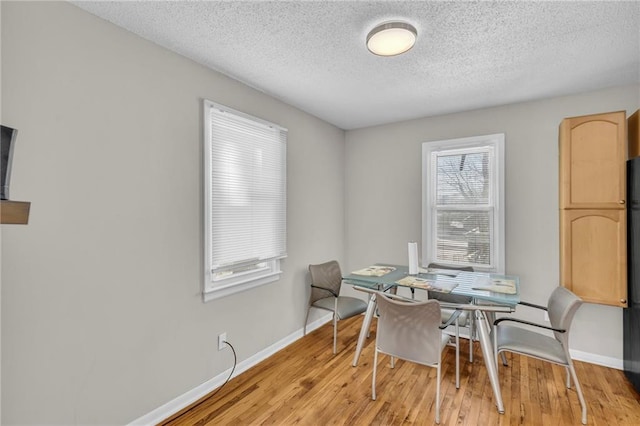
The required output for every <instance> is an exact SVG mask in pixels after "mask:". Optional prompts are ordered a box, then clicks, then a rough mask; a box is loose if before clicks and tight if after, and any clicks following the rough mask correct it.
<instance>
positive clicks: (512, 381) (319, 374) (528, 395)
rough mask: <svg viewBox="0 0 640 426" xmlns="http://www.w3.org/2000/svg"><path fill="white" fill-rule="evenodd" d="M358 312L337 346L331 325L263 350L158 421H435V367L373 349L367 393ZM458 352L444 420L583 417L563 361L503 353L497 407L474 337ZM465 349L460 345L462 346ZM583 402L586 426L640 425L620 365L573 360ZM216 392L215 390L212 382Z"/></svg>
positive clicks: (559, 421)
mask: <svg viewBox="0 0 640 426" xmlns="http://www.w3.org/2000/svg"><path fill="white" fill-rule="evenodd" d="M361 321H362V319H361V317H354V318H350V319H348V320H344V321H341V322H340V323H339V333H338V351H339V352H338V354H336V355H333V353H332V350H331V341H332V338H333V337H332V333H333V330H332V327H331V324H327V325H325V326H323V327H321V328H319V329H317V330H314V331H313V332H312V333H309V334H308V335H307V336H305V337H303V338H302V339H300V340H298V341H296V342H294V343H292V344H291V345H290V346H288V347H287V348H285V349H283V350H281V351H279V352H278V353H276V354H274V355H272V356H271V357H270V358H269V359H266V360H264V361H263V362H261V363H260V364H258V365H256V366H254V367H252V368H251V369H249V370H247V371H245V372H244V373H242V374H241V375H240V376H238V377H234V378H233V379H232V380H230V381H229V383H227V384H226V385H225V386H223V387H222V388H220V389H219V390H218V391H217V393H215V394H214V393H212V394H210V395H209V396H208V397H205V398H203V399H202V400H200V401H199V402H198V403H196V404H194V405H193V406H191V407H189V408H187V409H185V410H183V411H182V412H181V413H179V414H178V415H176V416H173V417H172V418H170V419H167V421H165V422H162V423H161V424H163V425H167V426H169V425H171V426H176V425H189V426H191V425H302V426H307V425H309V426H312V425H313V426H315V425H322V424H327V425H384V426H388V425H431V424H434V423H435V422H434V419H435V391H436V388H435V381H436V380H435V379H436V370H435V369H434V368H430V367H426V366H420V365H417V364H414V363H410V362H405V361H402V360H398V361H397V362H396V367H395V368H394V369H391V368H390V365H389V357H387V356H380V357H379V358H378V361H379V365H378V378H377V394H378V398H377V400H376V401H373V400H372V399H371V380H372V371H373V367H372V362H373V351H374V342H375V320H374V323H373V325H372V328H371V336H370V337H369V338H368V339H367V340H366V342H365V345H364V348H363V351H362V355H361V357H360V360H359V363H358V366H357V367H352V366H351V361H352V359H353V353H354V351H355V345H356V341H357V338H358V333H359V331H360V325H361V324H362V323H361ZM466 345H468V342H467V341H463V342H462V345H461V357H460V366H461V371H460V389H456V387H455V352H454V350H453V348H447V349H446V350H445V352H444V354H443V364H442V382H441V404H442V405H441V412H440V416H441V425H456V426H458V425H472V426H476V425H492V426H493V425H532V426H538V425H545V426H546V425H551V426H553V425H559V426H564V425H579V424H581V423H580V414H581V412H580V404H579V402H578V397H577V393H576V391H575V386H573V383H572V388H571V389H567V388H566V387H565V377H566V376H565V369H564V367H561V366H557V365H552V364H549V363H545V362H542V361H539V360H535V359H532V358H527V357H521V356H518V355H514V354H509V353H508V354H507V359H508V361H509V365H508V366H503V365H502V363H500V366H499V369H498V375H499V377H500V386H501V389H502V398H503V402H504V406H505V413H504V414H499V413H498V411H497V409H496V405H495V400H494V398H493V392H492V389H491V384H490V382H489V380H488V376H487V371H486V368H485V366H484V362H483V358H482V351H481V350H480V345H479V344H476V345H474V362H473V363H469V362H468V346H466ZM465 348H466V349H465ZM575 365H576V371H577V375H578V379H579V380H580V383H581V384H582V388H583V393H584V397H585V400H586V401H587V407H588V424H589V425H621V426H623V425H625V426H626V425H640V395H638V393H637V392H636V391H635V389H634V388H633V387H632V386H631V384H630V383H629V382H628V381H627V379H626V377H625V376H624V373H623V372H621V371H619V370H613V369H609V368H605V367H600V366H596V365H592V364H588V363H583V362H575ZM214 392H216V391H214Z"/></svg>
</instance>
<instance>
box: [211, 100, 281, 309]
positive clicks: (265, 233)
mask: <svg viewBox="0 0 640 426" xmlns="http://www.w3.org/2000/svg"><path fill="white" fill-rule="evenodd" d="M204 148H205V149H204V152H205V173H204V189H205V196H204V200H205V202H204V204H205V205H204V210H205V212H204V221H205V226H204V228H205V249H204V256H205V259H204V265H205V279H204V300H205V301H208V300H211V299H215V298H219V297H223V296H226V295H229V294H232V293H236V292H238V291H242V290H246V289H249V288H252V287H255V286H258V285H262V284H266V283H269V282H272V281H275V280H277V279H278V278H279V276H280V273H281V271H280V259H282V258H284V257H286V239H287V238H286V209H287V199H286V149H287V130H286V129H283V128H282V127H279V126H277V125H275V124H272V123H269V122H266V121H263V120H260V119H258V118H255V117H251V116H249V115H247V114H243V113H241V112H238V111H235V110H232V109H230V108H227V107H225V106H222V105H218V104H215V103H213V102H210V101H205V102H204Z"/></svg>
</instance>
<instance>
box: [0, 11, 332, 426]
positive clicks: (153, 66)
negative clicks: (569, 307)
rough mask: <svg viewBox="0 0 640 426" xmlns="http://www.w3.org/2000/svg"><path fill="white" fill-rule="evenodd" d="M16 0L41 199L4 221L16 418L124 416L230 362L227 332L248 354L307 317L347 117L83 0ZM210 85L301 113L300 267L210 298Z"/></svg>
mask: <svg viewBox="0 0 640 426" xmlns="http://www.w3.org/2000/svg"><path fill="white" fill-rule="evenodd" d="M1 7H2V34H1V35H2V123H3V124H6V125H10V126H13V127H16V128H18V129H19V135H18V139H17V145H16V150H15V155H14V163H13V174H12V182H11V196H12V199H16V200H29V201H31V202H32V205H31V217H30V223H29V225H28V226H8V225H3V226H2V235H1V237H2V309H1V314H2V318H1V326H2V330H1V331H2V424H65V425H69V424H124V423H127V422H129V421H132V420H134V419H136V418H138V417H139V416H142V415H144V414H147V413H149V412H150V411H152V410H154V409H156V408H158V407H159V406H161V405H162V404H164V403H166V402H168V401H170V400H171V399H173V398H175V397H178V396H180V395H181V394H183V393H185V392H187V391H189V390H191V389H193V388H195V387H196V386H198V385H200V384H201V383H203V382H205V381H207V380H209V379H211V378H212V377H214V376H216V375H218V374H220V373H222V372H223V371H225V370H227V369H228V368H230V367H231V365H232V361H233V359H232V356H231V352H230V351H222V352H218V350H217V335H218V334H219V333H220V332H223V331H226V332H227V334H228V339H229V341H230V342H231V343H232V344H233V345H234V346H235V348H236V349H237V351H238V356H239V361H242V360H244V359H247V358H248V357H250V356H252V355H254V354H256V353H257V352H259V351H261V350H263V349H265V348H267V347H268V346H270V345H272V344H274V343H275V342H277V341H279V340H280V339H283V338H284V337H286V336H288V335H290V334H291V333H293V332H296V331H298V330H299V329H300V328H301V327H302V323H303V321H304V314H305V308H306V302H307V298H308V293H307V290H308V286H306V285H305V282H306V280H307V277H306V269H307V265H308V263H310V262H319V261H324V260H328V259H330V258H336V259H338V260H341V261H342V260H343V257H344V247H343V241H344V189H343V182H344V132H343V131H342V130H340V129H338V128H336V127H333V126H331V125H328V124H326V123H325V122H322V121H320V120H318V119H316V118H314V117H312V116H309V115H307V114H305V113H302V112H300V111H299V110H296V109H295V108H293V107H290V106H288V105H285V104H283V103H281V102H279V101H277V100H274V99H273V98H271V97H269V96H266V95H265V94H263V93H260V92H258V91H256V90H253V89H250V88H248V87H247V86H244V85H242V84H240V83H238V82H236V81H234V80H231V79H229V78H226V77H224V76H222V75H220V74H218V73H216V72H213V71H211V70H208V69H206V68H204V67H202V66H199V65H197V64H196V63H194V62H192V61H189V60H187V59H185V58H183V57H181V56H178V55H176V54H174V53H172V52H169V51H167V50H165V49H163V48H160V47H158V46H156V45H154V44H151V43H149V42H147V41H145V40H143V39H141V38H139V37H137V36H135V35H133V34H131V33H128V32H126V31H124V30H122V29H119V28H117V27H115V26H113V25H111V24H109V23H107V22H105V21H102V20H100V19H97V18H95V17H93V16H92V15H89V14H87V13H86V12H84V11H82V10H80V9H78V8H77V7H75V6H73V5H70V4H67V3H49V2H44V3H13V2H4V1H3V2H2V3H1ZM202 98H208V99H211V100H213V101H215V102H219V103H222V104H225V105H228V106H230V107H232V108H235V109H239V110H242V111H244V112H247V113H249V114H253V115H256V116H259V117H261V118H263V119H266V120H269V121H273V122H275V123H278V124H279V125H282V126H284V127H286V128H288V129H289V144H288V251H289V257H288V258H287V259H286V260H285V261H284V263H283V269H284V275H283V276H282V279H281V280H280V281H278V282H275V283H272V284H269V285H266V286H262V287H260V288H257V289H254V290H251V291H249V292H245V293H241V294H237V295H234V296H231V297H227V298H225V299H222V300H216V301H212V302H210V303H206V304H204V303H203V302H202V301H201V295H200V289H201V280H202V278H201V271H202V269H203V262H202V260H201V258H202V241H203V237H202V229H203V227H202V195H201V193H202V183H201V180H202V155H201V153H202V130H201V128H202V119H201V115H202V112H201V111H202V101H201V100H202ZM311 200H313V201H311ZM317 206H322V208H318V207H317ZM318 317H319V316H318Z"/></svg>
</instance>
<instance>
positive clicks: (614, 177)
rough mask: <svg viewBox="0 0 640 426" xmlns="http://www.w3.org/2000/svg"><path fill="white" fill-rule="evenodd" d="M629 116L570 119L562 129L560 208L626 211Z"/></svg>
mask: <svg viewBox="0 0 640 426" xmlns="http://www.w3.org/2000/svg"><path fill="white" fill-rule="evenodd" d="M626 155H627V148H626V114H625V112H624V111H620V112H612V113H606V114H596V115H590V116H584V117H574V118H567V119H565V120H563V121H562V123H561V125H560V180H561V184H560V208H592V209H593V208H598V209H603V208H624V207H625V206H624V203H625V197H626V194H625V167H624V165H625V160H626Z"/></svg>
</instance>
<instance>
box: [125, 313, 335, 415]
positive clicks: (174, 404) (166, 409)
mask: <svg viewBox="0 0 640 426" xmlns="http://www.w3.org/2000/svg"><path fill="white" fill-rule="evenodd" d="M331 319H332V315H331V314H327V315H324V316H323V317H321V318H319V319H317V320H315V321H314V322H312V323H310V324H309V325H307V332H311V331H313V330H315V329H316V328H319V327H321V326H323V325H325V324H326V323H328V322H329V321H331ZM302 336H303V329H299V330H298V331H296V332H294V333H292V334H290V335H288V336H287V337H285V338H284V339H282V340H280V341H278V342H276V343H274V344H273V345H271V346H269V347H268V348H266V349H264V350H262V351H260V352H258V353H257V354H255V355H253V356H252V357H249V358H247V359H245V360H244V361H242V362H240V363H238V365H236V369H235V371H234V372H233V377H236V376H238V375H239V374H242V373H243V372H245V371H247V370H248V369H249V368H251V367H253V366H254V365H256V364H258V363H260V362H261V361H264V360H265V359H267V358H269V357H270V356H271V355H273V354H274V353H276V352H278V351H279V350H281V349H283V348H285V347H287V346H289V345H290V344H291V343H293V342H295V341H296V340H298V339H300V338H302ZM230 373H231V368H229V369H228V370H226V371H223V372H222V373H220V374H218V375H217V376H215V377H213V378H212V379H210V380H207V381H206V382H204V383H203V384H201V385H199V386H197V387H195V388H193V389H191V390H190V391H188V392H186V393H184V394H182V395H180V396H178V397H177V398H174V399H172V400H171V401H169V402H167V403H166V404H164V405H162V406H160V407H158V408H156V409H155V410H153V411H151V412H150V413H148V414H145V415H144V416H142V417H139V418H137V419H136V420H134V421H132V422H131V423H129V425H131V426H133V425H136V426H137V425H157V424H158V423H160V422H162V421H163V420H165V419H167V418H169V417H171V416H172V415H174V414H175V413H177V412H178V411H180V410H182V409H184V408H186V407H188V406H189V405H191V404H193V403H194V402H196V401H198V400H199V399H200V398H202V397H204V396H206V395H207V394H209V393H210V392H213V391H214V390H216V389H217V388H218V387H220V386H222V384H223V383H224V382H225V381H226V380H227V377H229V374H230Z"/></svg>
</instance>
